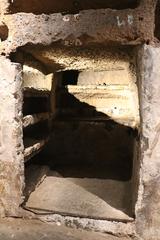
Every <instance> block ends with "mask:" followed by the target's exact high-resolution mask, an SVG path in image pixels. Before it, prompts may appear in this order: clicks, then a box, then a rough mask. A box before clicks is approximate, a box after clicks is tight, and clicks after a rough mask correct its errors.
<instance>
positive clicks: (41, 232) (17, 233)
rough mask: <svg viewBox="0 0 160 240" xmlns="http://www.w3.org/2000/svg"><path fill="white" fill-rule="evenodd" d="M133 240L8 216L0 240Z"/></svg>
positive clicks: (2, 220)
mask: <svg viewBox="0 0 160 240" xmlns="http://www.w3.org/2000/svg"><path fill="white" fill-rule="evenodd" d="M11 239H16V240H21V239H23V240H35V239H38V240H131V238H129V237H125V238H119V237H115V236H112V235H108V234H101V233H96V232H88V231H84V230H77V229H71V228H67V227H64V226H58V225H56V224H47V223H43V222H40V221H37V220H22V219H14V218H9V219H8V218H7V219H1V220H0V240H11Z"/></svg>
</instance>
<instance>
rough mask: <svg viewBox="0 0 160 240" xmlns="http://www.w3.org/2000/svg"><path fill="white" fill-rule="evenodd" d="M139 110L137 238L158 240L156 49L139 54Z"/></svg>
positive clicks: (159, 78)
mask: <svg viewBox="0 0 160 240" xmlns="http://www.w3.org/2000/svg"><path fill="white" fill-rule="evenodd" d="M138 67H139V86H140V89H139V91H140V109H141V142H140V185H139V192H138V201H137V205H136V228H137V234H138V235H139V236H140V239H143V240H159V239H160V48H154V47H152V46H147V45H144V46H143V47H142V49H140V51H139V59H138Z"/></svg>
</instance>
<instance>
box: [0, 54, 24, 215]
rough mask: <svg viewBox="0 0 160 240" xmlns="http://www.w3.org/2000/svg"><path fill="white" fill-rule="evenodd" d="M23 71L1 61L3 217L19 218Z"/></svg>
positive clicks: (0, 195)
mask: <svg viewBox="0 0 160 240" xmlns="http://www.w3.org/2000/svg"><path fill="white" fill-rule="evenodd" d="M22 103H23V99H22V71H21V67H20V65H19V64H16V63H12V62H10V60H8V59H6V58H5V57H0V215H1V216H2V215H7V216H16V215H17V212H18V208H19V205H20V204H21V202H22V190H23V183H24V179H23V178H24V167H23V166H24V162H23V141H22V136H23V134H22Z"/></svg>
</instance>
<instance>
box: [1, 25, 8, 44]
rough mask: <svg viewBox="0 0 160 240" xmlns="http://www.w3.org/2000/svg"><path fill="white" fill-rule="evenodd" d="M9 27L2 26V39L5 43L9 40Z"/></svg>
mask: <svg viewBox="0 0 160 240" xmlns="http://www.w3.org/2000/svg"><path fill="white" fill-rule="evenodd" d="M8 31H9V29H8V27H7V25H6V24H3V25H0V39H1V41H5V40H6V39H7V38H8Z"/></svg>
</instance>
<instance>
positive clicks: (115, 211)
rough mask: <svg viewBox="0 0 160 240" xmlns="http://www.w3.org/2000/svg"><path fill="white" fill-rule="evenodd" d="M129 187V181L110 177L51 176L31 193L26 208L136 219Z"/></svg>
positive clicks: (49, 212)
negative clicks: (130, 209)
mask: <svg viewBox="0 0 160 240" xmlns="http://www.w3.org/2000/svg"><path fill="white" fill-rule="evenodd" d="M52 175H56V173H54V174H52ZM129 188H130V183H129V182H120V181H114V180H109V179H106V180H105V179H103V180H102V179H101V180H100V179H88V178H84V179H80V178H77V179H75V178H62V177H56V176H47V177H46V178H45V179H44V181H43V182H42V183H41V184H40V185H39V186H38V187H37V188H36V190H35V191H34V192H32V193H31V195H30V197H29V199H28V201H27V202H26V205H25V207H26V208H27V209H30V210H32V211H33V212H35V213H37V214H51V213H59V214H61V215H69V216H77V217H88V218H93V219H106V220H108V219H110V220H113V219H114V220H118V221H119V220H121V221H132V220H133V219H132V218H131V217H129V216H128V214H127V213H126V211H127V209H128V206H126V205H127V201H128V199H127V198H128V197H129V196H128V193H129Z"/></svg>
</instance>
